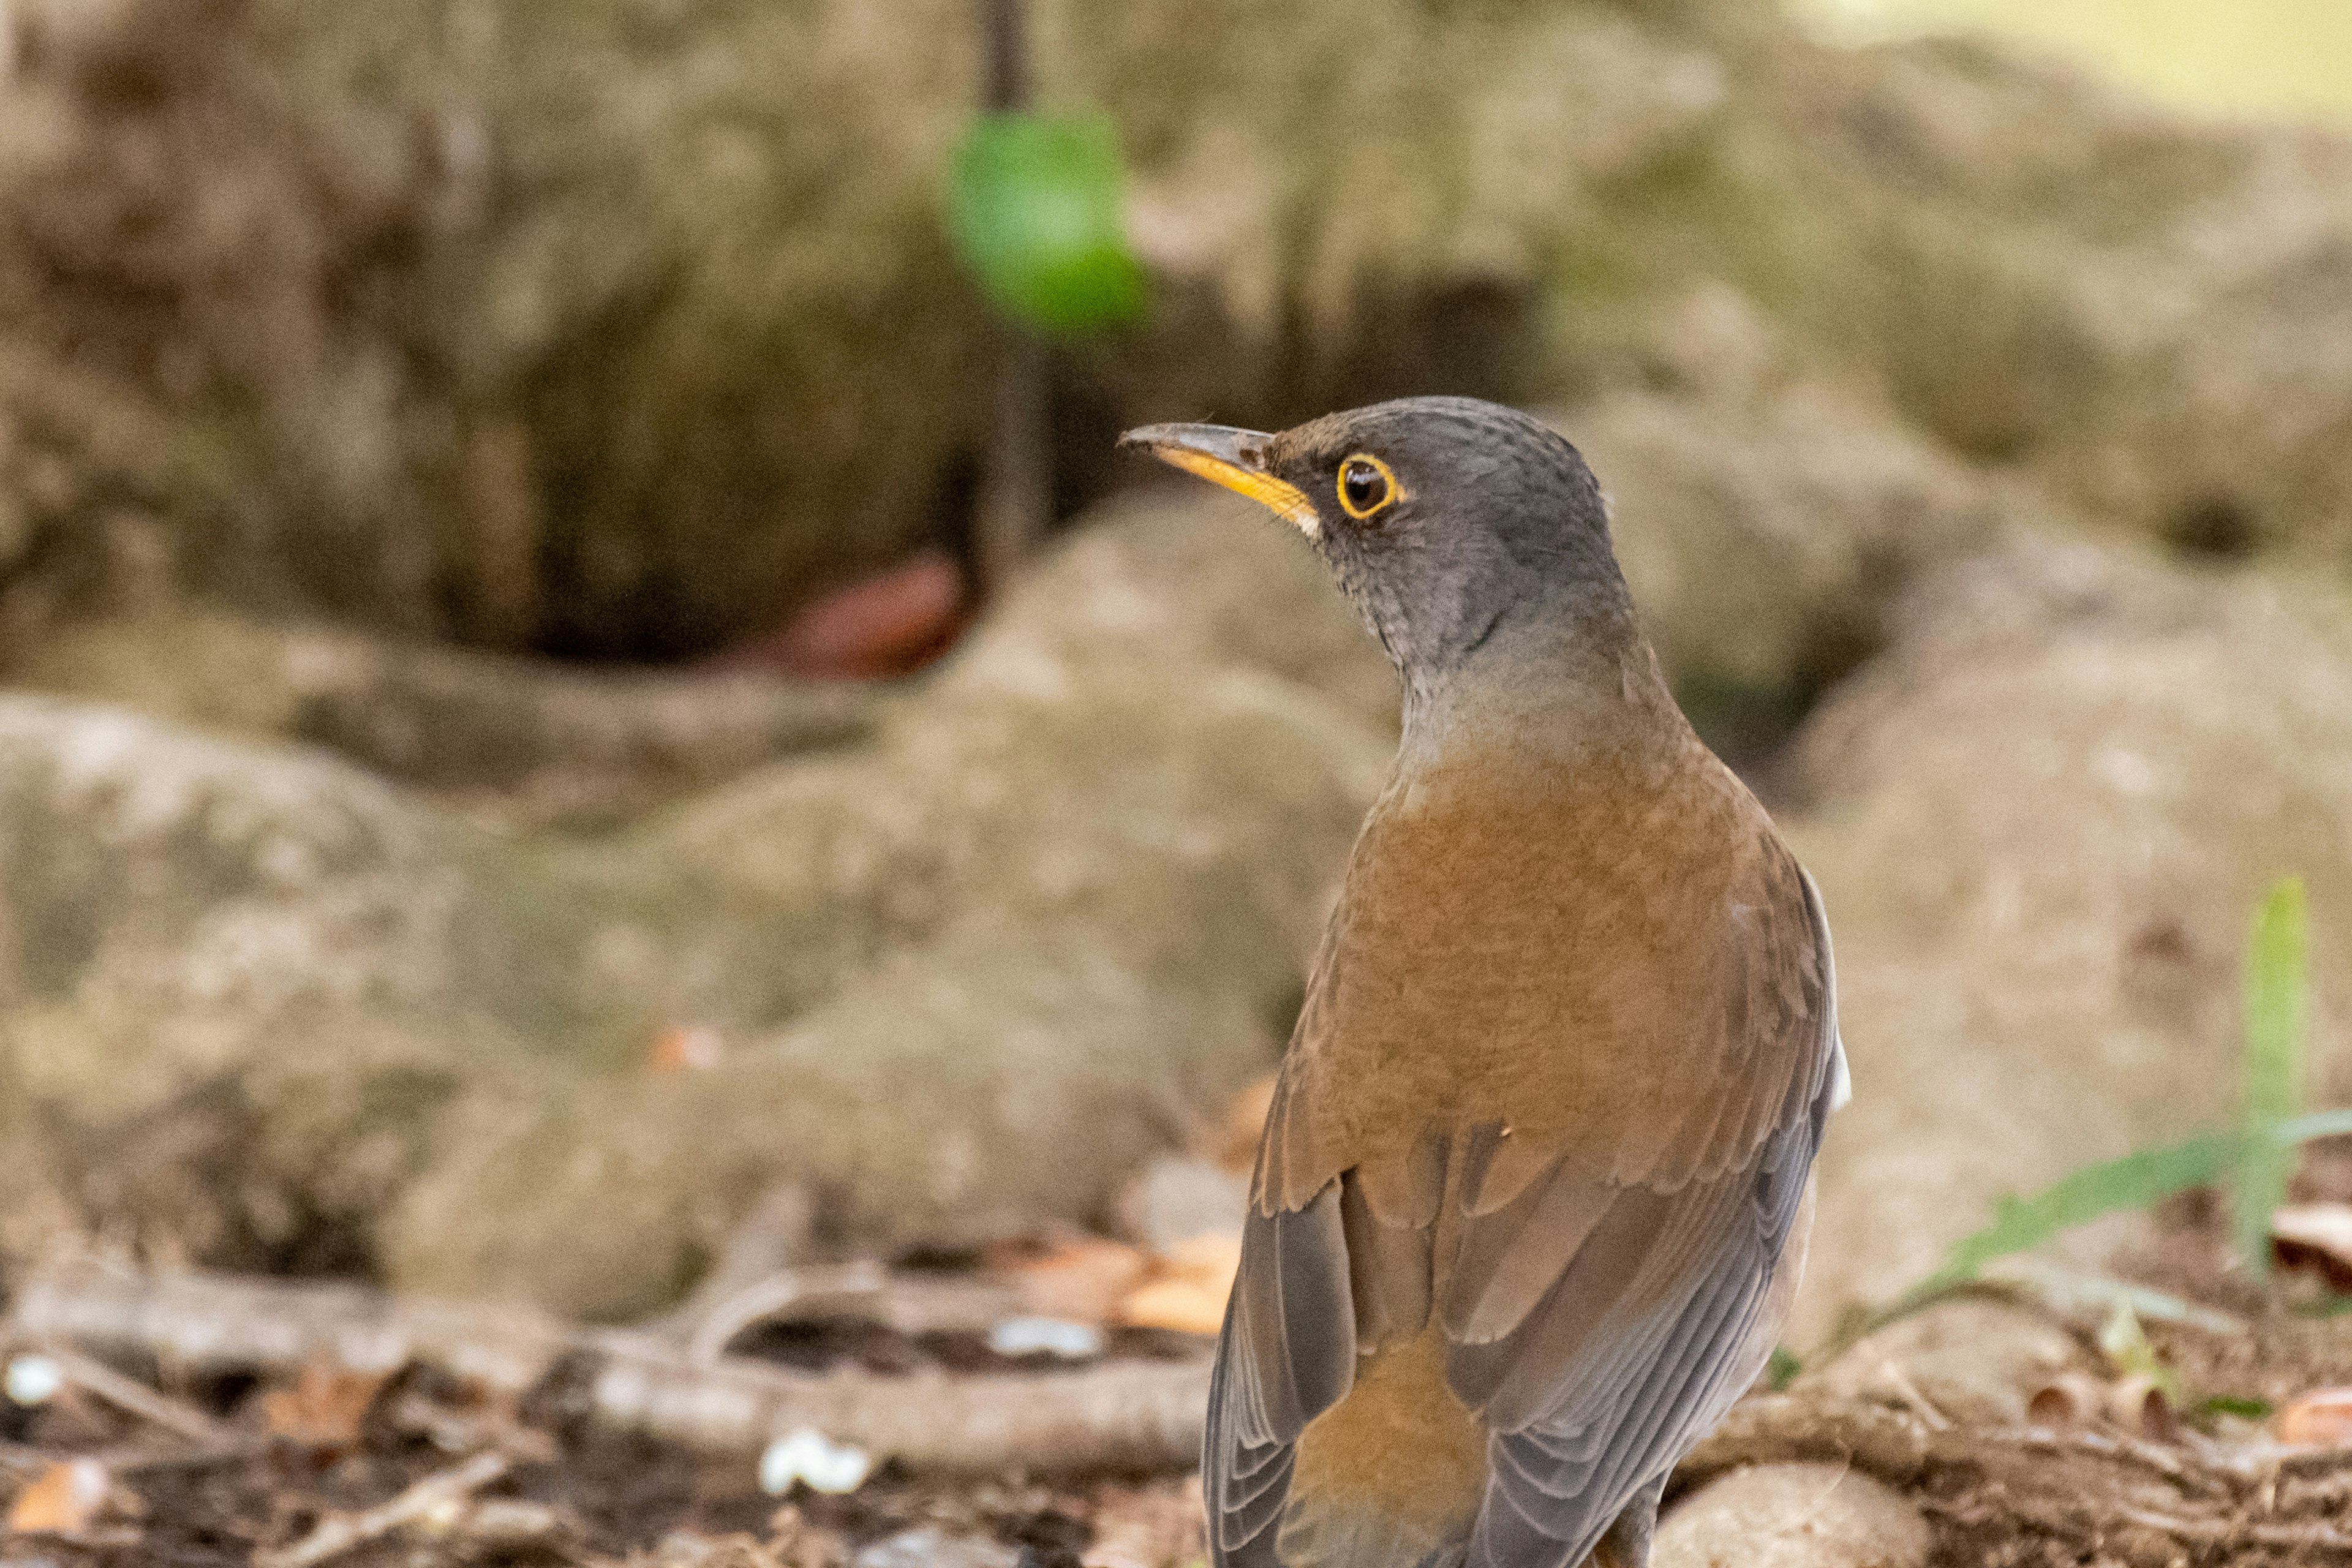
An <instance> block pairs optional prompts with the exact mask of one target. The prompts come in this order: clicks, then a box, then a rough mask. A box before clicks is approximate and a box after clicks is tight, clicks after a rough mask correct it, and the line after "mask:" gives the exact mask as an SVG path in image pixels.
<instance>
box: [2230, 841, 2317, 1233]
mask: <svg viewBox="0 0 2352 1568" xmlns="http://www.w3.org/2000/svg"><path fill="white" fill-rule="evenodd" d="M2307 950H2308V937H2307V934H2306V929H2305V910H2304V897H2303V879H2302V878H2300V877H2289V878H2287V879H2285V880H2284V881H2282V882H2280V883H2279V884H2278V885H2277V886H2275V887H2273V889H2271V890H2270V894H2269V896H2268V897H2267V898H2265V899H2264V900H2263V907H2262V910H2261V912H2260V913H2258V914H2257V915H2256V916H2255V917H2254V929H2253V932H2252V936H2251V937H2250V938H2249V939H2248V941H2247V943H2246V1065H2245V1110H2244V1121H2243V1126H2244V1128H2245V1130H2246V1131H2247V1132H2248V1133H2249V1134H2253V1135H2255V1136H2253V1137H2252V1138H2251V1139H2250V1141H2249V1142H2248V1146H2247V1152H2246V1157H2245V1160H2244V1162H2243V1163H2242V1165H2241V1166H2240V1167H2239V1171H2238V1180H2237V1183H2236V1184H2235V1188H2234V1192H2233V1197H2232V1202H2231V1226H2230V1230H2231V1239H2232V1240H2233V1241H2234V1242H2235V1243H2236V1245H2237V1248H2238V1256H2239V1257H2240V1258H2242V1259H2243V1260H2244V1261H2245V1265H2246V1267H2247V1268H2249V1269H2251V1270H2252V1273H2253V1275H2254V1277H2255V1278H2256V1279H2261V1278H2263V1276H2265V1275H2267V1274H2268V1273H2269V1272H2270V1266H2271V1215H2272V1214H2273V1213H2274V1212H2275V1211H2276V1210H2277V1208H2278V1206H2279V1205H2280V1204H2281V1203H2282V1202H2284V1200H2285V1197H2286V1183H2287V1177H2288V1176H2289V1175H2291V1174H2293V1173H2294V1150H2293V1149H2292V1148H2291V1147H2289V1146H2287V1145H2285V1144H2283V1143H2280V1142H2276V1141H2275V1140H2273V1139H2272V1138H2270V1137H2268V1136H2263V1134H2267V1133H2268V1132H2269V1131H2271V1130H2272V1129H2273V1128H2274V1127H2276V1126H2278V1125H2279V1124H2280V1123H2282V1122H2284V1121H2287V1120H2288V1119H2289V1118H2290V1117H2293V1116H2294V1115H2295V1114H2296V1113H2297V1112H2298V1111H2300V1110H2302V1109H2303V1083H2304V1037H2305V1023H2306V1020H2307V1016H2308V1014H2309V1010H2310V1002H2309V995H2310V992H2309V985H2308V979H2307V975H2308V962H2307Z"/></svg>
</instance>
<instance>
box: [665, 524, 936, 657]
mask: <svg viewBox="0 0 2352 1568" xmlns="http://www.w3.org/2000/svg"><path fill="white" fill-rule="evenodd" d="M970 599H971V595H970V594H969V593H967V592H966V589H965V584H964V575H963V568H962V567H961V566H959V565H957V564H956V563H955V561H954V560H953V559H952V558H951V557H950V556H949V555H948V554H947V553H946V552H942V551H938V550H926V551H924V552H921V553H920V554H918V555H915V556H912V557H910V558H909V559H908V560H907V561H904V562H902V563H899V564H898V565H897V566H894V567H892V568H891V569H890V570H888V571H887V572H883V573H879V574H876V575H874V576H871V577H867V578H865V579H863V580H861V581H859V582H856V583H852V584H849V585H848V586H846V587H843V588H836V589H835V590H834V591H833V592H832V593H830V594H826V595H824V596H822V597H820V598H819V599H817V600H816V601H815V602H814V603H813V604H811V605H807V606H805V607H804V608H803V609H802V610H801V612H800V613H799V614H798V615H797V616H793V620H792V624H791V625H789V626H786V627H785V628H784V629H783V630H782V631H781V632H777V633H773V634H772V635H770V636H768V637H761V638H757V639H754V640H753V641H751V642H748V643H743V644H740V645H739V646H737V647H733V648H730V649H729V650H728V651H727V652H725V653H723V654H721V655H719V657H718V658H715V659H713V660H711V664H712V666H713V667H714V668H737V669H742V668H759V669H776V670H781V671H782V672H783V673H785V674H787V675H799V676H806V677H810V678H813V679H820V680H874V679H887V678H889V677H892V676H898V675H909V674H912V673H913V672H914V671H916V670H918V669H920V668H923V666H925V665H927V664H929V663H930V662H931V660H933V659H935V658H938V657H939V656H940V655H941V654H943V653H945V652H946V651H947V650H948V648H949V647H950V646H952V645H953V644H954V642H955V639H956V637H957V635H958V634H959V633H961V631H962V630H963V626H964V622H965V621H966V619H967V618H968V617H969V616H970V611H971V605H970V603H969V601H970Z"/></svg>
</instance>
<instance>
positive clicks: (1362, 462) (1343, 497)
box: [1338, 452, 1404, 522]
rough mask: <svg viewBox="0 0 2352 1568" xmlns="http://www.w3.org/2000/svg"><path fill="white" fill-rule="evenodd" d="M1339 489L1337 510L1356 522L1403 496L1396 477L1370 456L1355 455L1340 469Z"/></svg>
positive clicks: (1363, 454) (1361, 453)
mask: <svg viewBox="0 0 2352 1568" xmlns="http://www.w3.org/2000/svg"><path fill="white" fill-rule="evenodd" d="M1338 489H1339V510H1341V511H1344V512H1346V513H1347V514H1348V515H1349V517H1352V518H1354V519H1355V520H1356V521H1359V522H1361V521H1363V520H1364V519H1366V518H1368V517H1370V516H1371V515H1372V514H1373V513H1374V512H1376V511H1380V510H1382V509H1384V508H1386V507H1389V506H1392V505H1394V504H1395V502H1396V499H1397V498H1398V497H1399V496H1401V495H1402V494H1404V487H1403V486H1402V485H1400V484H1398V483H1397V477H1396V475H1395V473H1394V472H1393V471H1391V468H1389V466H1388V465H1387V464H1386V463H1383V462H1381V460H1380V459H1379V458H1375V457H1373V456H1372V455H1371V454H1370V452H1358V453H1356V454H1354V455H1353V456H1351V457H1349V458H1348V459H1347V460H1346V461H1345V462H1343V463H1341V464H1340V465H1339V486H1338Z"/></svg>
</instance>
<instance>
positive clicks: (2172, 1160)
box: [1913, 1132, 2245, 1295]
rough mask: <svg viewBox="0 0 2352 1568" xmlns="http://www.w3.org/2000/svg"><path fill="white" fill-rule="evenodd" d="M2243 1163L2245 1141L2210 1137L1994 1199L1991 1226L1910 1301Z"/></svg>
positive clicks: (1965, 1240) (1959, 1247) (1949, 1257)
mask: <svg viewBox="0 0 2352 1568" xmlns="http://www.w3.org/2000/svg"><path fill="white" fill-rule="evenodd" d="M2244 1157H2245V1139H2244V1137H2243V1136H2242V1135H2241V1134H2239V1133H2235V1132H2214V1133H2210V1134H2208V1135H2206V1136H2205V1137H2202V1138H2192V1139H2189V1141H2188V1142H2185V1143H2170V1144H2167V1145H2165V1146H2164V1147H2162V1148H2160V1149H2141V1150H2137V1151H2135V1152H2132V1153H2129V1154H2126V1155H2125V1156H2123V1157H2122V1158H2121V1159H2119V1160H2108V1161H2105V1162H2103V1163H2099V1164H2096V1165H2085V1166H2084V1167H2083V1168H2082V1169H2081V1170H2079V1171H2076V1172H2074V1173H2071V1174H2069V1175H2068V1176H2066V1177H2065V1178H2064V1179H2063V1180H2062V1181H2060V1182H2059V1183H2058V1184H2056V1185H2054V1186H2053V1187H2050V1188H2048V1189H2046V1190H2044V1191H2042V1192H2040V1193H2037V1194H2034V1195H2033V1196H2032V1197H2030V1198H2018V1197H2002V1198H1998V1199H1995V1200H1994V1203H1993V1211H1992V1223H1991V1224H1990V1225H1989V1226H1985V1227H1984V1228H1983V1229H1982V1230H1979V1231H1978V1232H1976V1233H1975V1234H1974V1235H1971V1236H1965V1237H1961V1238H1960V1239H1959V1240H1958V1242H1956V1243H1954V1244H1953V1247H1952V1250H1951V1251H1950V1252H1948V1253H1947V1254H1946V1255H1945V1258H1944V1267H1943V1268H1940V1269H1938V1270H1937V1271H1936V1273H1934V1274H1933V1275H1931V1276H1930V1277H1928V1278H1927V1279H1925V1280H1923V1281H1921V1283H1920V1284H1919V1285H1918V1287H1917V1288H1916V1289H1915V1290H1914V1291H1913V1294H1915V1295H1917V1294H1922V1293H1925V1292H1927V1291H1931V1290H1941V1289H1947V1288H1948V1287H1950V1286H1953V1285H1956V1284H1958V1283H1960V1282H1961V1281H1962V1280H1966V1279H1975V1278H1976V1277H1977V1274H1978V1272H1979V1270H1980V1269H1982V1268H1984V1266H1985V1265H1986V1264H1988V1263H1990V1262H1991V1261H1992V1260H1993V1259H1994V1258H2003V1257H2006V1256H2008V1255H2009V1254H2010V1253H2012V1252H2027V1251H2031V1250H2032V1248H2034V1247H2040V1246H2041V1245H2042V1243H2044V1242H2046V1241H2048V1240H2050V1239H2051V1238H2052V1237H2056V1236H2058V1235H2059V1234H2061V1233H2062V1232H2064V1231H2069V1230H2072V1229H2074V1227H2075V1226H2078V1225H2086V1224H2088V1223H2089V1222H2090V1221H2092V1220H2095V1219H2097V1218H2098V1217H2099V1216H2101V1215H2109V1214H2114V1213H2116V1211H2117V1210H2119V1209H2142V1208H2147V1206H2148V1205H2151V1204H2157V1203H2161V1202H2162V1201H2164V1200H2165V1199H2166V1198H2168V1197H2170V1196H2171V1195H2172V1194H2175V1193H2178V1192H2185V1191H2187V1190H2188V1189H2189V1188H2190V1187H2201V1186H2203V1185H2205V1184H2208V1183H2210V1182H2216V1181H2219V1180H2221V1178H2222V1177H2223V1176H2225V1175H2227V1174H2229V1173H2230V1172H2231V1170H2233V1169H2235V1168H2236V1167H2237V1165H2238V1164H2239V1163H2240V1162H2241V1161H2242V1159H2243V1158H2244Z"/></svg>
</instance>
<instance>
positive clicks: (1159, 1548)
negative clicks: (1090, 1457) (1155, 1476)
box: [1078, 1477, 1205, 1568]
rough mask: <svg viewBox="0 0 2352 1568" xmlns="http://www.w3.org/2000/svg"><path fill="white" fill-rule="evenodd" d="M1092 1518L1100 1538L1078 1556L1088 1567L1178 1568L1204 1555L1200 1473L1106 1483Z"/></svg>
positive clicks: (1096, 1533) (1198, 1559) (1095, 1539)
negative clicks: (1140, 1482)
mask: <svg viewBox="0 0 2352 1568" xmlns="http://www.w3.org/2000/svg"><path fill="white" fill-rule="evenodd" d="M1091 1522H1092V1523H1093V1525H1094V1532H1095V1538H1094V1540H1093V1541H1092V1542H1090V1543H1089V1544H1088V1545H1087V1548H1086V1550H1085V1551H1084V1552H1081V1553H1080V1554H1079V1558H1078V1561H1079V1562H1080V1563H1083V1564H1085V1568H1174V1565H1175V1564H1178V1563H1197V1562H1199V1561H1200V1560H1201V1558H1202V1556H1203V1555H1204V1551H1205V1549H1204V1547H1203V1544H1202V1540H1201V1524H1202V1515H1201V1482H1200V1479H1199V1478H1198V1477H1194V1478H1192V1479H1189V1480H1181V1481H1158V1482H1152V1483H1149V1484H1147V1485H1144V1486H1140V1487H1136V1488H1133V1489H1129V1488H1126V1487H1105V1488H1104V1489H1102V1491H1101V1493H1100V1494H1099V1498H1098V1500H1097V1503H1096V1506H1095V1513H1094V1519H1093V1521H1091Z"/></svg>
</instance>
